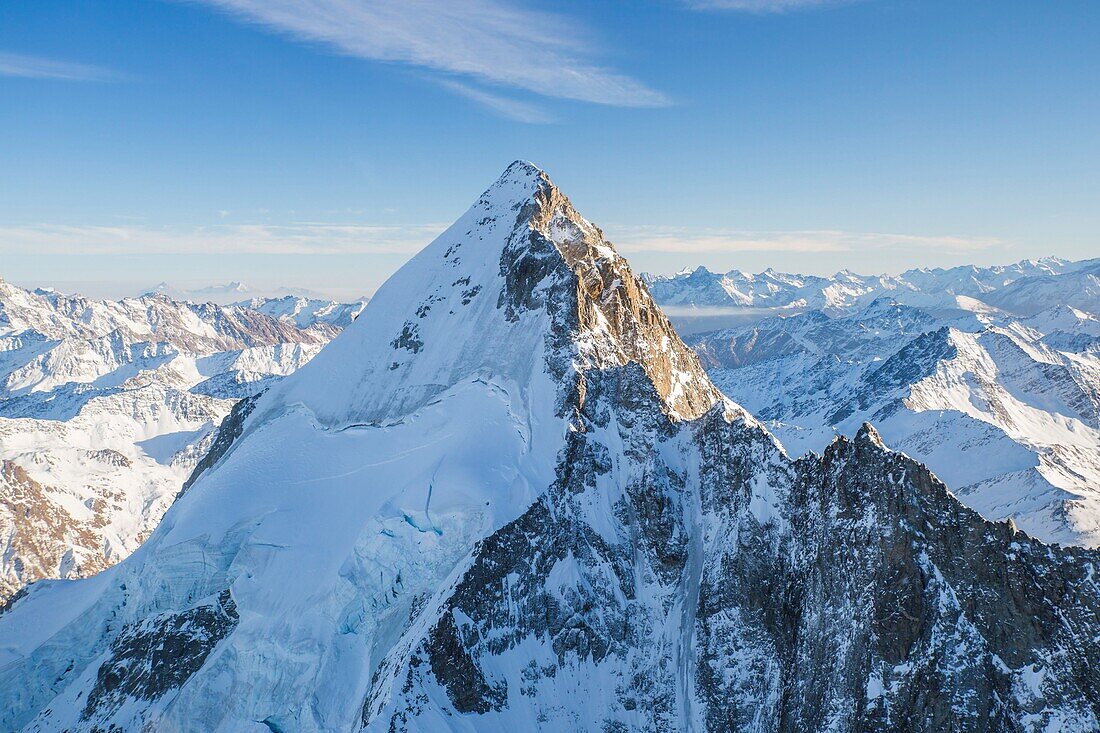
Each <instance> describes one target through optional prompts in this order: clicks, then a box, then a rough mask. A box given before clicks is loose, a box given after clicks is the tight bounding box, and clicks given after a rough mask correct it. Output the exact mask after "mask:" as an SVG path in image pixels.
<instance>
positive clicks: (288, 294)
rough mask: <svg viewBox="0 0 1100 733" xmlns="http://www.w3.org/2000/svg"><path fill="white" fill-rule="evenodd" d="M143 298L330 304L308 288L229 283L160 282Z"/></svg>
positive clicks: (146, 292) (146, 291)
mask: <svg viewBox="0 0 1100 733" xmlns="http://www.w3.org/2000/svg"><path fill="white" fill-rule="evenodd" d="M145 295H166V296H168V297H169V298H171V299H172V300H178V301H180V302H190V303H218V304H219V305H233V304H243V303H245V302H247V301H253V300H283V299H284V298H294V299H301V300H307V301H316V302H331V301H330V300H329V299H327V298H326V297H325V296H324V295H323V294H322V293H319V292H317V291H315V290H309V289H308V288H291V287H285V286H280V287H275V288H253V287H250V286H249V285H246V284H245V283H242V282H240V281H237V280H232V281H230V282H227V283H221V284H216V285H206V286H203V287H198V288H183V287H179V286H176V285H173V284H171V283H168V282H160V283H157V284H156V285H154V286H153V287H151V288H146V289H145V290H142V291H141V292H140V293H138V294H137V297H141V296H145ZM367 300H368V299H367V298H366V297H363V298H358V299H357V300H356V301H354V302H363V303H365V302H366V301H367Z"/></svg>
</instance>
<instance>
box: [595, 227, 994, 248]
mask: <svg viewBox="0 0 1100 733" xmlns="http://www.w3.org/2000/svg"><path fill="white" fill-rule="evenodd" d="M606 229H607V233H608V236H609V238H611V239H612V241H614V243H615V245H616V246H617V247H618V249H619V250H621V251H622V252H624V253H629V252H669V253H684V254H715V253H725V252H806V253H809V252H867V251H876V250H886V249H895V250H905V251H936V252H940V253H946V254H962V253H967V252H976V251H981V250H985V249H989V248H992V247H997V246H1001V245H1003V244H1004V242H1002V241H1001V240H999V239H996V238H992V237H958V236H949V235H948V236H926V235H917V234H890V233H879V232H845V231H837V230H801V231H741V230H729V229H687V228H678V227H653V226H626V227H607V228H606Z"/></svg>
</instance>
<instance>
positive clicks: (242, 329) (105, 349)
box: [0, 281, 362, 599]
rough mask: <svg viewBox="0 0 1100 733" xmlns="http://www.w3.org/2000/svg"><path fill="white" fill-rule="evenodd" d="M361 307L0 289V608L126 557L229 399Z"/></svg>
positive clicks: (293, 361)
mask: <svg viewBox="0 0 1100 733" xmlns="http://www.w3.org/2000/svg"><path fill="white" fill-rule="evenodd" d="M361 309H362V304H358V303H356V304H337V303H330V302H324V301H307V300H304V299H300V298H292V297H288V298H283V299H277V300H256V301H253V302H251V303H250V307H243V306H218V305H214V304H212V303H203V304H195V303H184V302H178V301H174V300H172V299H170V298H169V297H167V296H165V295H147V296H142V297H140V298H130V299H125V300H122V301H98V300H91V299H87V298H81V297H77V296H66V295H61V294H59V293H56V292H53V291H28V290H25V289H22V288H18V287H16V286H14V285H11V284H9V283H5V282H3V281H0V461H2V463H0V542H2V546H3V548H4V549H3V554H2V556H0V599H3V598H7V597H9V596H10V595H11V594H13V593H15V592H16V591H18V590H19V589H20V588H21V587H23V586H24V585H25V584H26V583H28V582H31V581H34V580H38V579H40V578H73V577H81V576H84V575H89V574H91V573H94V572H96V571H98V570H101V569H103V568H104V567H107V566H109V565H111V564H113V563H115V562H117V561H118V560H120V559H121V558H123V557H125V556H127V555H128V554H129V553H130V552H132V551H133V550H134V549H136V548H137V546H138V545H139V544H140V543H141V542H142V540H143V539H144V538H145V537H147V536H148V535H149V533H150V532H151V531H152V529H153V528H154V527H155V526H156V524H157V522H158V521H159V520H160V517H161V515H163V514H164V511H165V510H166V509H167V508H168V506H169V504H171V502H172V500H173V498H174V497H175V495H176V494H177V493H178V492H179V490H180V488H181V486H182V484H183V482H184V480H185V479H186V478H187V476H188V475H189V473H190V472H191V470H192V469H193V468H194V467H195V465H196V464H197V463H198V461H199V459H201V458H202V456H203V455H204V454H205V453H206V451H207V449H208V448H209V446H210V444H211V442H212V441H213V439H214V436H215V432H216V429H217V427H218V425H219V424H220V423H221V421H222V420H223V419H224V418H225V416H226V415H228V414H229V412H230V410H231V408H232V407H233V405H234V404H235V403H236V401H237V400H239V399H241V398H242V397H246V396H248V395H251V394H255V393H257V392H259V391H261V390H263V389H264V388H266V387H267V386H268V385H269V384H271V383H272V382H273V381H274V380H277V379H279V378H280V377H282V376H285V375H286V374H289V373H291V372H292V371H294V370H295V369H297V368H298V367H299V366H301V365H302V364H304V363H305V362H307V361H308V360H309V359H310V358H312V357H313V356H314V355H315V354H316V353H317V352H318V351H319V350H320V348H321V347H322V346H323V345H324V344H325V343H327V342H328V341H329V340H330V339H331V338H332V337H333V336H334V335H335V334H336V333H338V332H339V331H340V330H341V329H342V328H343V327H344V326H346V325H347V324H348V323H350V322H351V320H352V319H353V318H354V317H355V315H357V314H358V312H359V310H361Z"/></svg>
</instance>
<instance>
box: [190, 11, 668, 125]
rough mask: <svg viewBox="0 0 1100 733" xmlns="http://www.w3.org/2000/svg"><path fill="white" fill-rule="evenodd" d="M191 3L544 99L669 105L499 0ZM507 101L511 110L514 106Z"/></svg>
mask: <svg viewBox="0 0 1100 733" xmlns="http://www.w3.org/2000/svg"><path fill="white" fill-rule="evenodd" d="M195 1H197V2H202V3H204V4H206V5H210V6H213V7H215V8H218V9H220V10H223V11H225V12H228V13H231V14H232V15H235V16H236V17H238V18H241V19H243V20H245V21H247V22H251V23H256V24H258V25H261V26H264V27H266V28H269V29H272V30H276V31H279V32H282V33H286V34H288V35H290V36H291V37H293V38H296V39H299V40H303V41H308V42H313V43H319V44H322V45H324V46H326V47H327V48H329V49H332V50H335V51H337V52H338V53H341V54H345V55H348V56H354V57H358V58H363V59H371V60H376V61H388V62H397V63H405V64H410V65H412V66H416V67H419V68H424V69H430V70H433V71H437V72H442V73H445V74H449V75H461V76H465V77H467V78H468V79H471V80H474V81H476V82H479V83H487V84H491V85H498V86H505V87H512V88H515V89H523V90H526V91H529V92H534V93H536V94H540V95H543V96H547V97H557V98H561V99H573V100H579V101H584V102H593V103H598V104H608V105H613V106H623V107H653V106H661V105H665V104H668V102H669V100H668V98H667V97H666V96H665V95H663V94H661V93H660V92H658V91H655V90H653V89H650V88H649V87H648V86H646V85H645V84H643V83H642V82H640V81H638V80H636V79H633V78H631V77H630V76H627V75H625V74H621V73H619V72H617V71H615V70H613V69H610V68H607V67H605V66H602V65H600V64H598V63H596V62H595V61H593V56H594V55H595V54H594V50H595V48H597V44H595V43H593V42H592V41H591V40H589V39H588V38H587V37H586V34H585V33H584V32H583V30H580V26H579V24H578V23H577V22H576V21H575V20H572V19H567V18H565V17H562V16H560V15H554V14H550V13H545V12H539V11H534V10H530V9H526V8H521V7H516V6H514V5H512V4H509V3H506V2H504V1H503V0H195ZM465 94H466V96H471V94H470V93H469V92H468V91H467V92H465ZM481 101H483V103H486V104H490V106H493V105H494V104H496V105H497V106H498V111H502V112H503V113H505V114H508V112H507V111H506V110H503V109H499V107H500V106H503V105H504V104H505V102H506V100H503V101H502V100H496V101H492V100H488V99H485V100H481ZM507 104H508V105H511V106H510V107H507V109H511V110H512V114H513V115H515V114H517V113H516V112H515V110H516V109H517V108H516V107H515V106H514V104H515V103H511V102H508V103H507ZM518 114H524V113H522V112H521V113H518Z"/></svg>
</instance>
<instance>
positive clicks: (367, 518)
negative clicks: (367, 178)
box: [0, 162, 1100, 732]
mask: <svg viewBox="0 0 1100 733" xmlns="http://www.w3.org/2000/svg"><path fill="white" fill-rule="evenodd" d="M414 285H415V287H413V286H414ZM218 444H219V446H222V447H221V448H219V449H218V450H217V452H216V456H217V457H216V459H215V460H213V461H210V462H209V465H208V466H207V467H206V469H205V470H203V471H202V472H201V473H197V474H196V478H195V480H194V482H193V483H192V485H191V486H190V487H189V489H188V490H187V491H186V492H185V493H184V494H183V495H182V496H181V497H180V498H179V500H178V501H177V502H176V503H175V504H174V505H173V507H172V509H171V510H170V511H169V512H168V514H167V515H166V517H165V520H164V522H163V523H162V524H161V525H160V527H158V529H157V530H156V532H155V533H154V534H153V536H152V537H151V538H150V539H149V541H148V542H147V543H146V544H145V545H144V546H143V547H142V548H141V550H140V551H139V552H137V553H135V554H134V555H132V556H131V557H130V558H128V559H127V560H126V561H124V562H123V563H121V564H119V565H117V566H115V567H114V568H111V569H110V570H108V571H107V572H105V573H102V574H100V575H99V576H96V577H95V578H91V579H87V580H84V581H78V582H76V583H69V584H61V583H39V584H35V585H32V586H31V587H30V588H29V590H28V591H27V592H26V593H24V594H23V595H22V597H20V598H19V599H17V600H16V601H15V602H14V603H13V604H11V606H10V608H8V609H7V611H6V612H5V613H3V615H0V729H7V728H11V729H23V730H29V731H46V730H71V731H79V730H84V731H90V730H108V729H110V728H111V727H112V726H115V727H117V728H121V729H126V730H140V729H150V730H154V729H155V730H173V729H181V730H203V731H238V730H250V729H253V730H263V729H264V728H266V729H267V730H276V731H354V730H361V729H365V730H369V731H376V730H377V731H405V730H409V731H446V730H455V731H475V730H476V731H502V730H539V729H541V730H576V731H616V732H617V731H628V730H639V731H670V730H707V731H740V730H761V731H773V730H774V731H802V730H823V731H824V730H835V731H862V730H895V729H897V730H913V731H917V730H921V731H923V730H940V729H955V730H998V731H1001V730H1003V731H1010V730H1011V731H1015V730H1042V729H1044V728H1048V727H1051V726H1052V727H1054V728H1057V727H1059V726H1060V727H1061V728H1063V729H1066V730H1082V731H1084V730H1093V729H1095V728H1096V727H1097V725H1098V722H1097V718H1098V715H1100V688H1098V681H1097V676H1096V675H1097V673H1096V672H1095V670H1096V669H1097V666H1098V662H1100V659H1098V654H1100V648H1098V647H1100V641H1098V640H1097V637H1096V629H1097V628H1098V626H1097V624H1098V622H1100V618H1098V614H1100V587H1098V585H1097V575H1096V569H1097V567H1096V566H1097V564H1098V559H1100V557H1098V555H1097V553H1095V552H1091V551H1086V550H1076V549H1068V550H1067V549H1061V548H1057V547H1048V546H1045V545H1042V544H1040V543H1038V542H1036V541H1035V540H1032V539H1030V538H1028V537H1027V536H1026V535H1024V534H1023V533H1021V532H1018V531H1017V530H1015V529H1014V528H1011V527H1009V525H1007V524H991V523H989V522H986V521H984V520H982V519H981V518H980V517H978V516H977V515H976V514H974V513H973V512H971V511H969V510H967V509H966V508H964V507H963V506H962V505H960V504H959V503H958V502H957V501H956V500H955V499H954V498H953V497H952V496H951V495H950V494H949V493H948V491H947V490H946V489H945V488H944V487H943V485H942V484H940V483H939V482H938V481H937V480H936V479H935V478H934V477H933V476H931V475H930V474H929V473H928V471H926V470H925V469H923V468H922V467H921V466H920V465H918V464H916V463H914V462H913V461H911V460H909V459H907V458H905V457H904V456H901V455H899V454H896V453H892V452H891V451H889V450H888V449H887V448H885V447H884V446H883V445H882V443H881V441H880V440H879V438H878V436H877V434H875V433H874V431H873V430H872V429H870V428H866V429H865V430H863V431H862V432H861V433H860V434H859V435H858V436H857V437H856V438H855V439H854V440H852V441H847V440H840V441H838V442H836V443H835V444H833V445H832V446H830V448H829V449H828V451H826V453H825V455H824V456H822V457H816V456H811V457H808V458H805V459H802V460H797V461H794V460H791V459H790V458H789V457H788V456H787V455H786V454H785V453H784V452H783V450H782V449H781V448H780V446H779V445H778V443H777V442H776V441H775V440H774V439H773V438H772V437H771V436H770V435H769V434H768V433H767V431H766V430H764V428H763V427H762V426H761V425H760V424H758V423H757V422H756V421H755V420H754V419H753V418H752V417H751V416H749V415H748V414H747V413H745V412H744V411H743V410H742V409H740V408H739V407H738V406H737V405H735V404H733V403H731V402H730V401H728V400H727V399H725V398H724V397H723V396H722V395H721V393H720V392H719V391H718V390H717V389H716V388H715V387H714V386H713V385H712V384H711V383H710V382H709V380H708V379H707V378H706V376H705V374H704V373H703V371H702V368H701V367H700V365H699V363H698V361H697V359H696V358H695V356H694V354H693V353H692V352H691V351H690V350H689V349H688V348H687V347H686V346H685V345H684V344H683V343H682V342H681V341H680V340H679V338H677V337H676V335H675V333H674V332H673V331H672V329H671V327H670V326H669V325H668V321H667V320H666V319H665V317H664V316H663V315H662V314H661V313H660V311H659V309H657V308H656V307H655V306H654V305H653V303H652V300H651V299H650V297H649V294H648V292H647V290H646V287H645V285H644V284H643V283H641V282H640V281H639V280H638V279H637V278H635V277H634V276H633V275H632V274H631V272H630V270H629V268H628V266H627V265H626V263H625V262H624V261H623V260H622V259H621V258H620V257H619V256H618V255H617V254H616V253H615V252H614V250H613V249H612V248H611V247H610V245H609V244H607V243H606V242H605V241H604V239H603V236H602V234H600V232H599V230H598V229H597V228H596V227H594V226H593V225H591V224H590V223H588V222H587V221H585V220H584V219H583V218H582V217H580V216H579V215H578V214H577V213H576V212H575V211H574V210H573V208H572V206H571V205H570V204H569V202H568V200H567V199H566V198H565V197H564V196H563V195H561V194H560V192H558V191H557V189H556V188H554V186H553V184H551V183H550V181H549V179H547V178H546V176H545V174H543V173H542V172H541V171H539V170H538V169H536V168H534V167H533V166H531V165H530V164H526V163H522V162H521V163H516V164H513V166H512V167H510V168H509V169H508V171H507V172H506V173H505V175H504V176H503V177H502V178H501V180H500V181H498V182H497V183H496V184H495V185H494V186H493V187H491V188H490V189H489V190H488V191H487V192H486V193H485V195H484V196H483V197H482V198H481V199H480V200H479V201H478V202H477V203H476V204H475V205H474V206H473V207H472V208H471V209H470V211H469V212H467V214H466V215H464V216H463V217H462V218H461V219H459V221H458V222H457V223H456V224H455V226H453V227H452V228H451V229H450V230H448V232H446V233H444V234H443V235H442V236H441V237H440V238H439V239H438V240H437V241H436V242H434V243H433V244H432V245H429V247H427V248H426V249H425V250H424V251H423V252H421V253H420V254H419V255H417V256H416V257H415V258H414V259H413V260H412V261H411V262H410V263H409V264H408V265H406V266H405V268H403V269H402V270H401V271H400V272H399V273H397V275H395V276H394V278H393V279H392V280H391V281H390V283H387V285H386V286H384V287H383V288H382V289H381V290H380V291H379V292H378V294H377V295H376V296H375V298H374V299H372V301H371V303H370V304H369V305H368V307H367V310H366V311H365V313H364V316H363V317H362V318H360V319H358V320H357V321H356V322H355V323H353V324H352V326H351V327H349V328H348V329H347V330H346V331H345V332H344V334H343V335H342V336H341V337H340V338H338V339H336V340H335V341H334V342H333V343H332V344H330V345H329V346H328V347H326V349H325V350H324V351H322V353H321V354H319V355H318V356H317V357H316V358H315V359H314V360H313V361H312V362H310V364H308V365H306V366H305V367H303V368H302V369H301V370H299V371H298V372H296V373H295V374H294V375H292V376H291V377H289V378H288V379H287V380H285V381H283V382H281V383H279V384H277V385H275V386H273V387H272V388H271V389H270V390H269V391H268V392H266V393H265V394H263V395H262V396H260V397H259V398H257V400H256V401H255V406H254V407H252V406H248V407H242V408H241V409H240V412H239V413H238V415H237V418H236V419H235V421H234V422H233V423H231V424H230V425H228V426H227V428H226V430H225V431H224V432H223V435H222V436H221V438H219V443H218ZM223 448H224V449H223ZM47 610H49V611H50V612H49V613H46V611H47ZM161 649H171V650H173V653H172V654H170V655H164V654H161V653H160V652H159V651H158V650H161ZM166 656H167V657H170V659H169V658H166Z"/></svg>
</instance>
